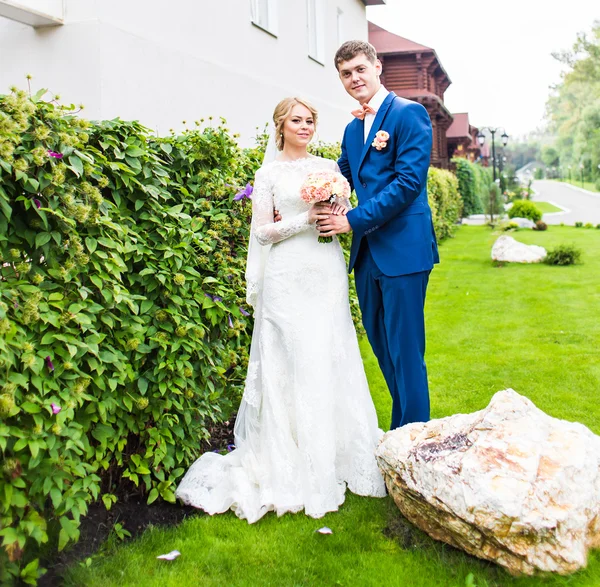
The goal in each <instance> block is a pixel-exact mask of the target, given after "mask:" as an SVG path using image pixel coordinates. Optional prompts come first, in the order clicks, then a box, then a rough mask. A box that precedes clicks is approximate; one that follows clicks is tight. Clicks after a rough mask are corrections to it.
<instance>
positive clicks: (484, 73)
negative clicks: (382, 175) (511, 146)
mask: <svg viewBox="0 0 600 587" xmlns="http://www.w3.org/2000/svg"><path fill="white" fill-rule="evenodd" d="M367 18H368V19H369V20H370V21H372V22H374V23H375V24H377V25H379V26H380V27H382V28H385V29H386V30H388V31H390V32H392V33H395V34H397V35H400V36H402V37H406V38H407V39H410V40H411V41H415V42H417V43H419V44H421V45H425V46H427V47H431V48H433V49H435V51H436V54H437V56H438V58H439V59H440V61H441V63H442V65H443V67H444V69H445V70H446V72H447V73H448V75H449V77H450V79H451V80H452V84H451V85H450V87H449V88H448V89H447V90H446V93H445V96H444V102H445V104H446V107H447V108H448V109H449V110H450V112H468V113H469V121H470V123H471V124H473V125H474V126H477V127H483V126H495V127H504V128H505V129H506V132H507V133H508V135H509V136H512V137H514V138H519V137H521V138H523V137H524V136H525V135H526V134H527V133H529V132H532V131H535V130H536V129H538V128H540V127H541V126H542V125H543V123H544V112H545V104H546V100H547V99H548V96H549V95H550V91H551V90H550V87H551V86H552V85H553V84H556V83H558V82H560V73H561V70H562V69H563V68H564V66H563V65H562V64H560V63H559V62H558V61H556V60H555V59H554V58H553V57H552V52H556V51H560V50H563V49H571V47H572V45H573V43H574V42H575V41H576V39H577V33H579V32H585V31H589V30H590V29H591V27H592V24H593V22H594V20H600V0H594V1H592V0H568V1H566V0H553V1H548V0H545V1H544V0H503V1H502V2H473V1H472V0H462V1H461V2H449V1H448V0H420V1H419V0H417V1H415V0H411V1H407V0H387V3H386V5H385V6H372V7H369V8H367Z"/></svg>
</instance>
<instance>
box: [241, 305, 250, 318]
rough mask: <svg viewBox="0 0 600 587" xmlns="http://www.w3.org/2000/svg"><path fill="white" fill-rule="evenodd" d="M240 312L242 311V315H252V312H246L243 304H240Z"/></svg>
mask: <svg viewBox="0 0 600 587" xmlns="http://www.w3.org/2000/svg"><path fill="white" fill-rule="evenodd" d="M240 312H241V313H242V316H250V312H246V310H244V308H242V306H240Z"/></svg>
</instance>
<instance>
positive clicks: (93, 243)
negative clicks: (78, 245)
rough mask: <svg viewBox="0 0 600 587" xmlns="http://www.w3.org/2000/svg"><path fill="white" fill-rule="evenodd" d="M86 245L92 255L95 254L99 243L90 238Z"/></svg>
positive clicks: (87, 239) (87, 238) (86, 240)
mask: <svg viewBox="0 0 600 587" xmlns="http://www.w3.org/2000/svg"><path fill="white" fill-rule="evenodd" d="M85 244H86V245H87V248H88V251H89V252H90V253H93V252H94V251H95V250H96V247H97V246H98V241H97V240H96V239H95V238H93V237H91V236H88V237H86V239H85Z"/></svg>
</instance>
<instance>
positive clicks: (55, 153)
mask: <svg viewBox="0 0 600 587" xmlns="http://www.w3.org/2000/svg"><path fill="white" fill-rule="evenodd" d="M48 155H50V157H54V158H55V159H62V158H63V157H64V155H63V154H62V153H57V152H56V151H48Z"/></svg>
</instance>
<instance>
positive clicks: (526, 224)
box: [509, 216, 535, 228]
mask: <svg viewBox="0 0 600 587" xmlns="http://www.w3.org/2000/svg"><path fill="white" fill-rule="evenodd" d="M509 222H514V223H515V224H516V225H517V226H518V227H519V228H535V222H534V221H533V220H529V218H519V217H518V216H516V217H515V218H509Z"/></svg>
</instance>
